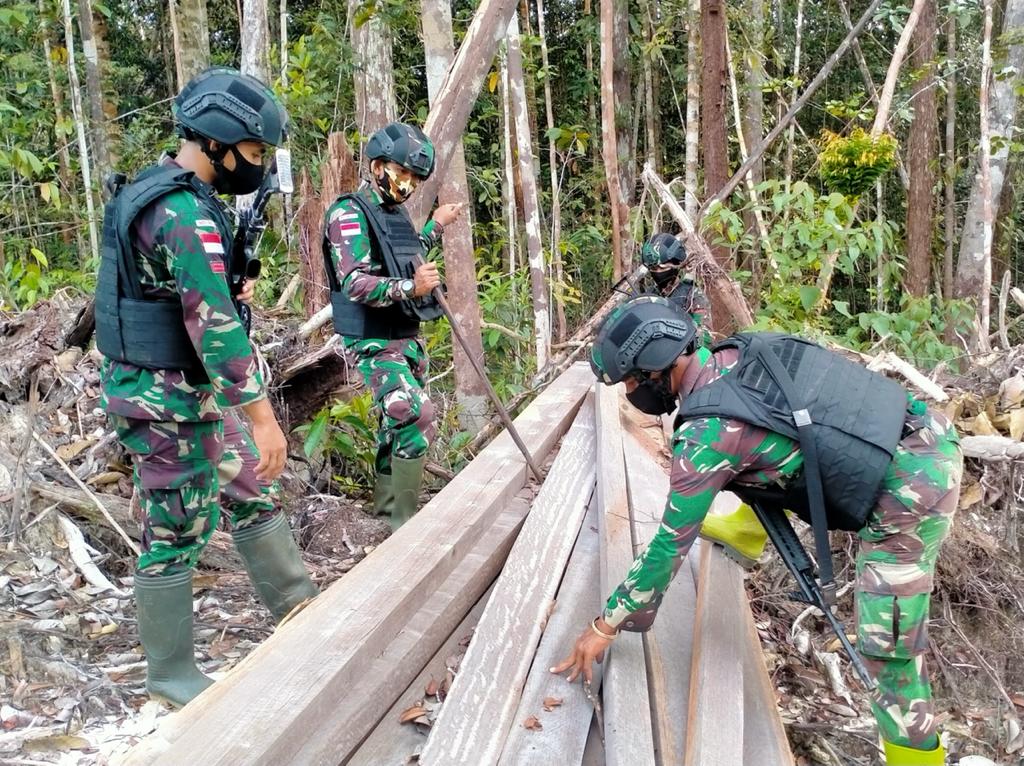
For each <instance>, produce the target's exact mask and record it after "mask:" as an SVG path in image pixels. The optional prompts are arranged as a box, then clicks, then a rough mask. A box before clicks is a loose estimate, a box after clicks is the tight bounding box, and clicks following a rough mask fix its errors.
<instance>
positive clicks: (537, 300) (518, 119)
mask: <svg viewBox="0 0 1024 766" xmlns="http://www.w3.org/2000/svg"><path fill="white" fill-rule="evenodd" d="M507 40H508V76H509V86H510V87H509V90H510V93H511V96H512V113H513V114H512V119H513V120H514V122H515V128H516V148H517V150H518V153H519V177H520V181H521V183H522V187H523V220H524V222H525V226H526V250H527V255H528V258H529V262H530V293H531V297H532V299H533V337H534V343H535V346H536V348H535V357H536V360H537V369H538V370H541V369H543V368H544V365H546V364H547V361H548V357H549V356H550V355H551V311H550V308H549V304H548V283H547V273H546V272H547V269H546V268H545V264H544V249H543V243H542V241H541V233H540V231H541V222H540V199H539V195H538V193H537V179H536V177H535V176H534V168H533V136H532V135H531V134H530V117H529V114H528V113H527V107H526V86H525V83H524V82H523V53H522V48H521V47H520V41H519V19H518V18H517V17H515V16H513V18H512V20H511V21H510V22H509V25H508V37H507Z"/></svg>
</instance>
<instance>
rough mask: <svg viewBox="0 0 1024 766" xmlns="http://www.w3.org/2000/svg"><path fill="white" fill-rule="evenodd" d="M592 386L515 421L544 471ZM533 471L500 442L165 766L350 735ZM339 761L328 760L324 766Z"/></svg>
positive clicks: (290, 637)
mask: <svg viewBox="0 0 1024 766" xmlns="http://www.w3.org/2000/svg"><path fill="white" fill-rule="evenodd" d="M592 382H593V374H592V373H591V371H590V370H589V368H588V366H587V365H586V364H576V365H573V366H572V367H570V368H569V369H568V370H567V371H566V372H565V373H563V374H562V375H561V376H559V378H557V379H556V380H555V381H554V382H553V383H552V384H551V385H550V386H549V387H548V389H547V390H545V391H544V392H543V393H541V394H540V395H539V396H538V397H537V399H536V400H535V401H534V402H533V403H532V404H531V405H530V406H529V407H527V409H526V410H525V411H524V412H523V413H522V414H521V415H520V416H519V417H518V418H517V419H516V421H515V422H516V426H517V429H518V430H519V433H520V435H521V436H522V438H523V440H524V441H525V443H526V445H527V447H528V449H530V451H531V454H532V455H533V457H534V459H535V460H538V461H540V460H542V459H543V457H544V455H546V454H547V452H549V451H550V450H551V448H552V447H553V446H554V445H555V443H556V442H557V440H558V439H559V438H560V437H561V436H562V434H564V433H565V430H566V429H567V428H568V427H569V425H570V424H571V422H572V420H573V418H574V416H575V413H576V411H577V409H578V407H579V405H580V403H581V402H582V400H583V398H584V396H585V395H586V392H587V390H589V388H590V386H591V385H592ZM526 470H527V469H526V465H525V461H524V460H523V457H522V455H521V454H520V453H519V451H518V449H517V448H516V447H515V445H514V443H513V442H512V439H511V437H510V436H509V435H508V434H507V433H503V434H501V435H500V436H498V437H497V438H496V439H495V440H494V441H493V442H491V444H489V445H488V446H487V447H486V448H485V449H484V450H483V451H481V453H480V454H479V455H478V456H477V458H476V459H474V460H473V461H471V462H470V464H469V465H468V466H466V468H465V469H464V470H463V471H462V472H461V473H460V474H459V475H458V477H457V478H456V479H455V480H453V481H452V482H451V483H449V485H448V486H446V487H445V488H444V489H443V490H442V491H441V492H439V493H438V494H437V495H436V496H435V497H434V498H433V499H432V500H431V501H430V502H429V503H428V504H427V505H426V506H425V507H424V508H423V509H422V510H421V511H420V512H419V513H418V514H416V516H414V517H413V519H412V520H411V521H409V522H408V523H407V524H405V525H404V526H403V527H402V528H401V529H399V530H398V531H397V532H396V533H395V534H394V535H392V536H391V537H390V538H388V539H387V540H385V541H384V543H383V544H382V545H380V546H379V547H378V548H377V549H375V550H374V552H373V553H372V554H371V555H370V556H367V557H366V559H364V560H363V561H362V562H360V563H359V564H358V565H357V566H356V567H355V568H354V569H353V570H352V571H351V572H349V573H348V574H346V575H345V577H343V578H342V579H341V580H339V581H338V582H336V583H335V584H334V585H332V586H331V587H330V588H328V589H327V590H326V591H324V592H323V593H321V594H320V596H319V597H318V598H316V599H315V600H314V601H313V602H312V603H311V604H310V605H309V606H308V607H307V608H306V609H304V610H303V611H302V612H300V613H299V614H298V615H296V616H295V617H293V618H292V619H291V620H290V621H288V622H286V623H285V624H284V625H282V626H280V627H279V629H278V630H277V631H276V632H275V633H274V634H273V635H272V636H271V637H270V638H269V639H267V640H266V641H265V642H264V643H263V644H262V645H261V646H260V647H258V648H257V649H256V650H255V651H254V652H253V653H252V654H251V655H249V657H247V658H246V660H245V661H243V662H242V663H240V665H239V666H238V668H237V669H236V670H235V672H233V673H231V674H230V675H229V676H228V677H227V678H225V679H224V680H223V681H220V682H218V683H216V684H214V685H213V686H211V687H210V688H209V689H207V690H206V691H205V692H204V693H203V694H202V695H200V696H199V697H198V698H197V699H196V700H194V701H193V702H192V703H190V704H189V705H188V706H187V707H186V708H185V709H184V710H183V711H182V713H180V714H179V716H183V717H182V718H179V719H178V721H177V722H176V726H174V727H172V728H171V729H166V728H162V729H161V730H160V733H161V734H162V736H165V737H173V738H174V739H173V741H171V742H170V743H169V746H168V747H167V748H166V750H165V751H164V753H163V755H162V756H161V757H160V758H159V759H157V761H156V763H159V764H167V765H168V766H180V764H182V763H194V762H202V763H204V764H206V765H207V766H214V764H222V765H223V766H240V765H241V764H268V765H271V764H272V765H273V766H277V765H278V764H282V763H294V762H295V761H294V760H293V756H294V755H295V753H297V752H298V751H300V750H301V749H302V748H303V747H305V745H306V744H307V740H308V739H309V737H310V733H311V732H315V733H316V736H318V737H323V738H325V739H330V737H331V736H332V735H333V734H334V733H335V732H336V731H338V730H341V729H343V728H344V726H345V721H344V719H343V718H339V717H338V716H337V715H336V711H337V709H338V707H339V705H340V703H341V702H342V701H343V700H344V699H345V697H346V696H347V694H348V693H349V691H350V690H351V688H352V687H353V686H354V684H355V683H356V682H357V681H358V678H359V676H360V674H361V673H362V671H363V670H364V669H365V667H366V665H367V663H368V662H369V661H371V660H372V658H373V657H374V656H375V655H376V654H377V653H378V652H379V651H380V647H381V646H382V645H385V644H386V643H387V642H388V641H390V640H391V639H392V638H393V637H394V636H395V635H396V634H397V633H398V631H399V630H401V628H402V626H403V625H405V624H406V623H407V622H408V621H409V619H410V617H411V616H412V615H413V614H414V613H415V612H416V610H417V609H418V608H419V607H420V606H421V605H422V603H423V601H424V600H425V599H426V597H427V596H428V595H429V594H430V593H432V592H433V591H434V590H436V589H437V588H438V587H439V586H440V585H441V584H442V583H443V582H444V580H445V579H447V577H448V576H449V575H450V574H451V572H452V571H453V570H454V569H455V568H456V567H457V566H458V565H459V564H460V562H461V561H462V559H463V558H464V557H465V556H466V554H467V553H468V552H469V551H470V550H472V549H473V547H474V546H475V544H476V542H477V541H478V540H479V538H480V537H481V535H482V534H483V533H484V532H485V531H486V530H487V529H489V528H490V527H491V525H492V524H493V522H494V519H495V518H496V516H497V515H498V514H499V513H500V512H501V509H502V508H503V507H504V506H505V504H506V503H507V502H508V501H509V500H510V499H511V498H512V496H514V494H515V493H516V492H518V490H519V489H520V488H521V487H522V486H523V484H524V483H525V479H526ZM339 760H340V759H339V758H337V757H336V755H335V754H330V753H325V754H324V760H323V761H317V762H322V763H325V764H327V765H328V766H335V764H336V763H337V762H338V761H339Z"/></svg>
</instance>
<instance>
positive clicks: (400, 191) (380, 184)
mask: <svg viewBox="0 0 1024 766" xmlns="http://www.w3.org/2000/svg"><path fill="white" fill-rule="evenodd" d="M383 170H384V172H383V173H381V174H380V175H378V176H377V188H378V189H380V193H381V196H382V197H384V201H385V202H388V203H390V204H392V205H401V204H402V203H403V202H405V201H406V200H407V199H409V197H410V196H412V193H413V192H414V191H416V186H417V184H418V183H419V180H418V179H417V178H416V177H415V176H413V177H411V178H408V179H406V180H402V179H401V178H399V176H398V172H397V171H396V170H395V169H394V168H390V167H388V166H387V165H385V166H384V169H383Z"/></svg>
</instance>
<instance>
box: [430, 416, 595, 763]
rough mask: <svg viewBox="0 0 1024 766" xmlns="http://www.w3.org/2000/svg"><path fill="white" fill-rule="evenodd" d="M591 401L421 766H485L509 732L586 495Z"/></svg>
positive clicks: (543, 493)
mask: <svg viewBox="0 0 1024 766" xmlns="http://www.w3.org/2000/svg"><path fill="white" fill-rule="evenodd" d="M595 439H596V434H595V428H594V405H593V398H592V397H588V398H587V400H586V401H585V402H584V403H583V407H582V408H581V409H580V411H579V414H578V415H577V416H576V421H575V422H574V423H573V425H572V428H570V429H569V433H568V434H566V436H565V438H564V439H563V440H562V446H561V448H560V449H559V451H558V455H557V457H555V460H554V463H553V464H552V466H551V469H550V470H549V471H548V474H547V476H546V478H545V480H544V484H543V486H542V487H541V489H540V492H539V493H538V494H537V497H536V499H535V500H534V502H533V508H532V510H531V511H530V515H529V516H528V517H527V519H526V521H525V522H524V524H523V528H522V530H521V531H520V533H519V536H518V538H517V539H516V542H515V545H513V546H512V551H511V552H510V553H509V556H508V560H507V561H506V562H505V566H504V567H503V568H502V571H501V574H500V575H499V576H498V580H497V582H495V584H494V592H493V593H492V594H491V598H490V600H489V601H488V602H487V606H486V607H485V608H484V613H483V615H482V616H481V617H480V623H479V624H478V625H477V628H476V631H475V632H474V634H473V641H472V642H471V643H470V645H469V648H468V650H467V651H466V656H465V657H464V658H463V660H462V663H461V665H460V667H459V672H458V674H457V675H456V676H455V682H454V683H453V684H452V688H451V690H450V691H449V693H448V697H447V699H446V700H445V701H444V704H443V705H442V707H441V712H440V715H438V718H437V721H436V722H435V723H434V725H433V726H432V727H431V730H430V736H429V737H428V738H427V744H426V746H425V747H424V748H423V752H422V753H421V754H420V759H419V763H420V764H423V766H493V764H496V763H497V762H498V758H499V757H500V756H501V750H502V747H503V745H504V742H505V737H506V736H507V734H508V732H509V730H510V729H511V728H512V725H513V715H514V714H515V711H516V709H517V707H518V705H519V698H520V694H521V692H522V688H523V684H524V683H525V682H526V677H527V675H528V674H529V671H530V665H531V663H532V662H533V657H534V653H535V652H536V650H537V644H538V642H539V641H540V637H541V633H542V631H543V627H544V622H545V620H546V619H547V617H548V613H549V610H550V607H551V602H552V600H553V599H554V597H555V593H556V592H557V590H558V584H559V582H560V581H561V579H562V573H563V572H564V570H565V565H566V562H567V561H568V559H569V555H570V553H571V552H572V548H573V544H574V542H575V540H576V537H577V534H578V532H579V529H580V524H581V523H582V521H583V516H584V515H585V513H586V510H587V505H588V504H589V502H590V498H591V495H593V492H594V471H595V463H596V451H595V449H596V448H595Z"/></svg>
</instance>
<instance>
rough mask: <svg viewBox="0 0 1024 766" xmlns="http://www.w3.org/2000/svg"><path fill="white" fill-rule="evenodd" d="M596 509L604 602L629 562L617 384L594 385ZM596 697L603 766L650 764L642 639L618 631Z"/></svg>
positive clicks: (650, 737) (630, 541)
mask: <svg viewBox="0 0 1024 766" xmlns="http://www.w3.org/2000/svg"><path fill="white" fill-rule="evenodd" d="M596 388H597V508H598V514H597V516H598V524H599V526H600V529H601V594H602V598H606V597H607V596H608V594H610V593H611V592H612V590H613V589H614V588H615V587H616V586H618V584H619V583H620V582H621V580H622V578H623V577H625V576H626V573H627V572H628V571H629V568H630V566H632V564H633V559H634V555H633V551H634V548H633V530H632V522H631V520H630V515H629V496H628V490H627V485H626V466H625V461H624V458H623V444H622V425H621V423H620V421H619V386H616V387H615V388H612V387H609V386H604V385H598V386H597V387H596ZM605 665H606V666H605V671H604V681H603V683H602V690H601V696H602V699H603V704H604V738H605V742H604V746H605V758H606V760H607V763H608V766H648V764H650V765H652V766H653V764H654V762H655V761H654V734H653V731H652V724H651V715H650V696H649V693H648V688H647V663H646V659H645V655H644V640H643V636H641V635H640V634H638V633H630V632H628V631H622V632H621V633H620V634H619V637H618V638H617V639H615V643H614V644H612V646H611V648H610V649H609V651H608V656H607V657H606V658H605Z"/></svg>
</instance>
